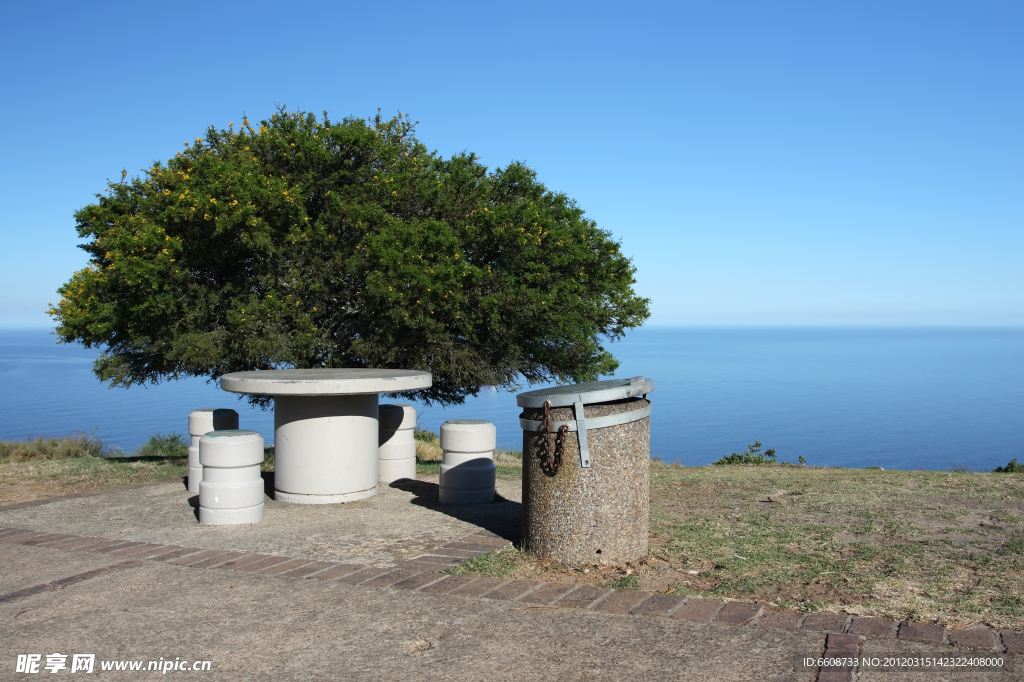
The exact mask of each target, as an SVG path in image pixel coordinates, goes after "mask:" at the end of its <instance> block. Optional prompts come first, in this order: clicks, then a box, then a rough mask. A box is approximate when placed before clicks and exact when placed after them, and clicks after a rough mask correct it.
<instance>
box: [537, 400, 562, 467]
mask: <svg viewBox="0 0 1024 682" xmlns="http://www.w3.org/2000/svg"><path fill="white" fill-rule="evenodd" d="M567 433H569V426H568V425H567V424H562V425H561V426H559V427H558V435H557V436H556V435H555V434H553V433H551V401H550V400H545V401H544V455H545V456H544V457H543V458H541V469H543V470H544V473H546V474H547V475H548V476H554V475H555V474H557V473H558V470H559V469H561V468H562V455H563V454H564V452H565V440H566V434H567ZM545 464H546V465H547V466H545Z"/></svg>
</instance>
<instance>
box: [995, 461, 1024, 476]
mask: <svg viewBox="0 0 1024 682" xmlns="http://www.w3.org/2000/svg"><path fill="white" fill-rule="evenodd" d="M992 471H993V473H997V474H1024V464H1018V463H1017V458H1016V457H1014V458H1013V459H1011V460H1010V462H1009V464H1007V465H1006V466H1004V467H996V468H995V469H993V470H992Z"/></svg>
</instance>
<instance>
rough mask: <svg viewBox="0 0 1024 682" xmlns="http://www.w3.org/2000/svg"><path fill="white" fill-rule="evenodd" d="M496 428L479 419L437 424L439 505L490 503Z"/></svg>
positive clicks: (491, 498) (492, 500) (491, 499)
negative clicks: (438, 440)
mask: <svg viewBox="0 0 1024 682" xmlns="http://www.w3.org/2000/svg"><path fill="white" fill-rule="evenodd" d="M497 443H498V431H497V429H495V428H494V424H492V423H491V422H488V421H484V420H482V419H451V420H449V421H446V422H445V423H444V424H441V476H440V489H439V490H438V500H439V501H440V502H441V504H487V503H490V502H494V479H495V475H494V473H495V471H494V448H495V447H497Z"/></svg>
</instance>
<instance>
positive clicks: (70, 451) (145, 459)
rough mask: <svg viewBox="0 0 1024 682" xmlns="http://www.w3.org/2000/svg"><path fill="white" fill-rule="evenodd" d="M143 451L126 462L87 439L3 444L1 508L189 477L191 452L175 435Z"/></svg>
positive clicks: (75, 437) (0, 450)
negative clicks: (188, 457)
mask: <svg viewBox="0 0 1024 682" xmlns="http://www.w3.org/2000/svg"><path fill="white" fill-rule="evenodd" d="M139 451H140V453H141V454H140V456H137V457H124V456H123V454H124V453H122V452H121V451H120V450H117V449H115V448H110V447H108V446H106V445H104V444H103V443H102V442H101V441H99V440H97V439H95V438H93V437H92V436H87V435H85V434H75V435H72V436H67V437H64V438H36V439H35V440H31V441H0V505H4V504H13V503H16V502H27V501H29V500H35V499H39V498H43V497H53V496H55V495H65V494H67V493H76V492H81V491H84V490H96V489H99V488H108V487H110V486H114V485H126V484H129V483H143V482H146V481H157V480H161V479H166V478H176V477H183V476H185V474H186V473H187V470H188V461H187V456H188V452H187V448H182V447H180V440H179V439H178V438H177V436H176V435H175V434H171V435H168V436H154V437H153V438H151V439H150V440H149V442H147V443H146V444H145V445H143V446H142V447H141V448H140V450H139Z"/></svg>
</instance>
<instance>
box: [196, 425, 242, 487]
mask: <svg viewBox="0 0 1024 682" xmlns="http://www.w3.org/2000/svg"><path fill="white" fill-rule="evenodd" d="M237 428H238V413H237V412H235V411H234V410H215V409H206V410H193V411H192V412H190V413H189V415H188V435H189V436H191V437H192V442H191V443H190V444H189V446H188V491H189V492H190V493H192V494H193V495H198V494H199V482H200V481H201V480H203V465H202V464H200V463H199V438H200V437H201V436H202V435H203V434H204V433H209V432H210V431H229V430H232V429H237Z"/></svg>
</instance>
